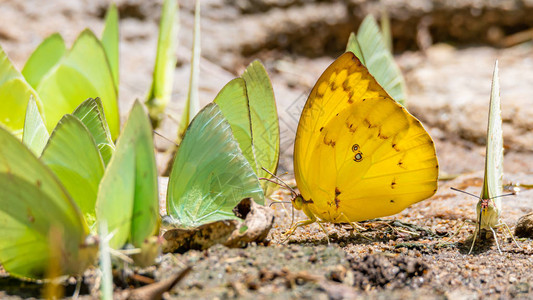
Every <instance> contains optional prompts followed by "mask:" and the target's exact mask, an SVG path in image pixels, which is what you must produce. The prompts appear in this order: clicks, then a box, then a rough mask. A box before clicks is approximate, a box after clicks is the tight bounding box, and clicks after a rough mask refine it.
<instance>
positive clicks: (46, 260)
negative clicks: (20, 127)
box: [0, 101, 104, 278]
mask: <svg viewBox="0 0 533 300" xmlns="http://www.w3.org/2000/svg"><path fill="white" fill-rule="evenodd" d="M35 106H36V105H35V102H32V101H30V105H29V109H28V113H27V116H28V117H29V116H35ZM32 110H33V112H32ZM27 128H32V127H31V126H29V125H28V127H27ZM34 128H42V127H41V126H35V127H34ZM38 130H39V131H42V129H38ZM26 134H28V135H30V133H25V135H26ZM31 135H33V136H35V135H36V134H35V133H33V134H31ZM23 140H24V138H23ZM25 140H26V141H28V140H32V139H30V138H26V139H25ZM0 143H1V144H2V147H0V191H1V196H0V263H1V264H2V265H3V267H4V268H5V269H6V270H7V271H8V272H10V273H11V274H13V275H15V276H20V277H26V278H43V277H44V276H45V273H46V272H47V270H49V269H50V268H59V270H60V274H69V275H74V274H80V273H81V272H83V270H85V269H86V268H87V267H88V266H89V265H91V264H92V263H93V262H94V261H95V259H96V256H97V250H98V245H97V243H96V240H95V238H94V237H93V236H92V235H90V229H89V225H90V223H93V222H94V215H95V212H94V203H95V200H96V193H97V189H98V184H99V182H100V179H101V177H102V175H103V172H104V163H103V160H102V157H101V155H100V152H99V150H98V147H97V145H96V143H95V141H94V138H93V137H92V135H91V133H90V132H89V130H88V129H87V126H86V125H84V123H83V122H82V121H80V119H78V118H77V117H76V116H74V115H65V116H64V117H63V118H62V119H61V120H60V121H59V123H58V125H57V126H56V128H55V129H54V131H53V132H52V134H51V136H50V138H49V140H48V141H47V143H46V146H45V147H44V149H43V150H42V155H41V158H40V159H38V158H37V157H36V156H35V155H34V154H33V153H32V150H30V149H28V148H27V147H25V146H24V144H22V143H21V142H20V141H19V140H18V139H17V138H16V137H14V136H13V135H11V134H10V133H9V132H7V131H6V130H4V129H0ZM36 144H39V145H41V143H36ZM32 145H33V143H32ZM39 148H41V146H38V147H36V148H34V150H33V151H36V152H38V149H39ZM35 149H37V150H35ZM52 233H57V234H59V236H56V235H53V234H52ZM57 240H59V241H60V242H59V245H58V244H57V243H56V242H57ZM52 241H54V242H52ZM52 243H53V244H52ZM54 249H55V250H54ZM53 262H56V263H57V264H58V265H56V266H52V265H50V264H52V263H53Z"/></svg>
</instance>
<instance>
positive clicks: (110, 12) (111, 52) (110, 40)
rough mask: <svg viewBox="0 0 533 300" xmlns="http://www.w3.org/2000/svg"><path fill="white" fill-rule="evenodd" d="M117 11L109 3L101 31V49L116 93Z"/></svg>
mask: <svg viewBox="0 0 533 300" xmlns="http://www.w3.org/2000/svg"><path fill="white" fill-rule="evenodd" d="M118 43H119V33H118V9H117V6H116V5H115V3H113V2H111V4H109V7H108V9H107V13H106V16H105V25H104V30H103V31H102V47H103V48H104V51H105V54H106V57H107V60H108V62H109V67H110V69H111V73H112V74H113V80H114V82H115V89H117V91H118V84H119V81H118V55H119V54H118V52H119V51H118Z"/></svg>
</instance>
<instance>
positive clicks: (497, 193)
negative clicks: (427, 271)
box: [468, 61, 520, 254]
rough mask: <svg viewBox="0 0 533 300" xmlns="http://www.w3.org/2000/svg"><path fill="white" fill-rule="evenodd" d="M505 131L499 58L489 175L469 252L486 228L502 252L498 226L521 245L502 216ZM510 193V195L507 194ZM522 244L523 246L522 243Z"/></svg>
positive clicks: (487, 159)
mask: <svg viewBox="0 0 533 300" xmlns="http://www.w3.org/2000/svg"><path fill="white" fill-rule="evenodd" d="M502 178H503V131H502V116H501V105H500V84H499V77H498V61H496V64H495V66H494V74H493V77H492V89H491V95H490V107H489V123H488V128H487V150H486V156H485V176H484V179H483V188H482V190H481V196H480V197H479V201H478V203H477V205H476V212H477V216H478V218H477V224H476V225H477V226H476V230H475V232H474V236H473V237H474V238H473V240H472V246H471V247H470V251H469V252H468V254H470V253H471V252H472V249H474V244H475V242H476V236H477V235H478V234H479V233H480V231H481V230H482V229H486V230H490V231H492V233H493V234H494V240H495V241H496V246H497V247H498V251H499V252H500V254H501V253H502V252H501V250H500V245H499V244H498V239H497V237H496V232H495V231H494V228H497V227H501V226H504V227H506V228H507V231H508V232H509V234H510V235H511V237H512V238H513V240H514V242H515V243H516V245H517V246H518V243H517V242H516V240H515V239H514V237H513V234H512V233H511V230H510V229H509V227H508V226H507V224H505V223H504V222H503V221H502V219H501V212H502V203H501V197H502V196H505V195H503V188H502V187H503V184H502ZM507 195H508V194H507ZM518 247H520V246H518Z"/></svg>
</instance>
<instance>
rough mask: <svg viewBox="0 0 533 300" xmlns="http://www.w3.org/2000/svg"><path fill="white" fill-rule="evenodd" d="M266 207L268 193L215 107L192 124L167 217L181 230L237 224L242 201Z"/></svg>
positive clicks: (171, 186)
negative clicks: (228, 221)
mask: <svg viewBox="0 0 533 300" xmlns="http://www.w3.org/2000/svg"><path fill="white" fill-rule="evenodd" d="M246 197H253V198H254V200H255V201H256V202H258V203H261V204H262V203H263V202H264V195H263V190H262V189H261V185H260V184H259V181H258V179H257V176H256V175H255V173H254V171H253V169H252V167H251V166H250V164H249V163H248V161H247V160H246V158H245V157H244V156H243V155H242V152H241V150H240V148H239V145H238V143H237V141H236V140H235V139H234V137H233V134H232V133H231V128H230V125H229V123H228V121H226V119H225V118H224V116H223V115H222V113H221V112H220V109H219V108H218V106H217V105H216V104H215V103H210V104H209V105H207V106H206V107H204V108H203V109H202V110H201V111H200V112H199V113H198V114H197V115H196V117H195V118H194V119H193V120H192V122H191V124H190V125H189V128H188V129H187V131H186V133H185V136H184V138H183V141H182V143H181V145H180V147H179V148H178V152H177V154H176V158H175V160H174V164H173V166H172V171H171V174H170V179H169V184H168V191H167V212H168V213H169V215H170V216H171V217H172V218H173V219H174V220H175V222H176V223H177V225H178V226H181V227H196V226H199V225H202V224H206V223H209V222H213V221H218V220H226V219H235V218H236V217H235V216H234V214H233V212H232V209H233V208H234V207H235V205H237V204H238V203H239V201H241V200H242V199H243V198H246Z"/></svg>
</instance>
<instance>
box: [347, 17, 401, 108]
mask: <svg viewBox="0 0 533 300" xmlns="http://www.w3.org/2000/svg"><path fill="white" fill-rule="evenodd" d="M346 48H347V49H346V51H352V52H354V53H355V54H356V56H357V57H358V58H359V60H361V61H362V62H363V63H364V65H365V66H366V68H367V69H368V71H369V72H370V74H372V76H373V77H374V78H376V80H377V82H379V84H380V85H381V86H382V87H383V89H384V90H385V91H387V93H388V94H389V95H390V96H391V97H392V99H394V100H396V101H398V102H399V103H400V104H402V105H405V101H406V98H407V95H406V94H407V92H406V90H407V89H406V87H405V81H404V79H403V76H402V72H401V71H400V68H399V67H398V65H397V64H396V62H395V61H394V57H393V56H392V53H391V51H390V50H389V49H388V48H387V46H386V43H385V38H384V37H383V35H382V34H381V32H380V30H379V27H378V24H377V23H376V20H375V19H374V17H373V16H372V15H367V16H366V17H365V19H364V20H363V22H362V23H361V26H359V30H358V31H357V37H356V36H355V35H353V36H350V39H349V40H348V45H347V47H346Z"/></svg>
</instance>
